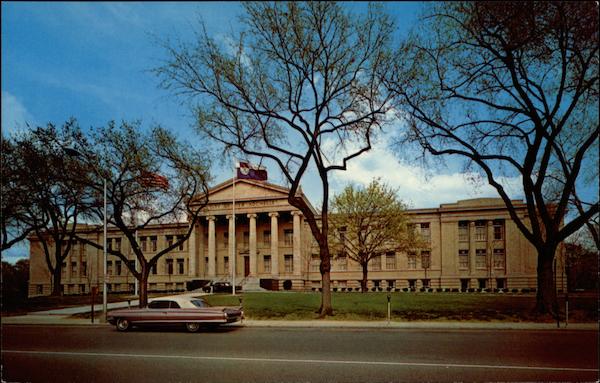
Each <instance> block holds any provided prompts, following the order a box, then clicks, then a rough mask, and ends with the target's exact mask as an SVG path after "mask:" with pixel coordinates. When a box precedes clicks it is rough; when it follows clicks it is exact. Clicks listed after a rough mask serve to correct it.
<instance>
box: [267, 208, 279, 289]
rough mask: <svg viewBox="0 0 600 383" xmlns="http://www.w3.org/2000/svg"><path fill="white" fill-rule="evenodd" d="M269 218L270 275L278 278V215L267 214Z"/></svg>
mask: <svg viewBox="0 0 600 383" xmlns="http://www.w3.org/2000/svg"><path fill="white" fill-rule="evenodd" d="M269 217H271V275H272V276H273V277H279V236H278V231H279V228H278V225H277V217H279V213H269Z"/></svg>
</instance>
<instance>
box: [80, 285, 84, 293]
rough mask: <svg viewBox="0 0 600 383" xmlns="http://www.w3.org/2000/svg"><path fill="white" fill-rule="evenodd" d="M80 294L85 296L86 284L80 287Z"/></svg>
mask: <svg viewBox="0 0 600 383" xmlns="http://www.w3.org/2000/svg"><path fill="white" fill-rule="evenodd" d="M79 292H80V293H81V294H85V285H84V284H81V285H79Z"/></svg>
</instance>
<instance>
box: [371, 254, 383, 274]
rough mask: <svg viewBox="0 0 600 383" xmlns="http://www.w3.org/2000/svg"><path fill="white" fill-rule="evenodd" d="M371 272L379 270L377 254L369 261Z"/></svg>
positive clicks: (379, 257) (379, 259) (379, 262)
mask: <svg viewBox="0 0 600 383" xmlns="http://www.w3.org/2000/svg"><path fill="white" fill-rule="evenodd" d="M371 270H373V271H379V270H381V254H378V255H376V256H374V257H373V258H372V259H371Z"/></svg>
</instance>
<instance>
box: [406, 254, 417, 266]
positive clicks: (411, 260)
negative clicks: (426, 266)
mask: <svg viewBox="0 0 600 383" xmlns="http://www.w3.org/2000/svg"><path fill="white" fill-rule="evenodd" d="M407 258H408V268H409V269H412V270H414V269H416V268H417V255H416V254H415V253H413V252H410V253H408V255H407Z"/></svg>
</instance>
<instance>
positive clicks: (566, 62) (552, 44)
mask: <svg viewBox="0 0 600 383" xmlns="http://www.w3.org/2000/svg"><path fill="white" fill-rule="evenodd" d="M398 55H399V56H398V57H399V58H398V60H396V63H397V69H398V71H397V72H396V74H395V76H393V77H392V79H391V81H390V83H389V85H390V87H391V88H393V90H394V92H395V93H396V95H397V97H398V98H397V99H398V101H399V108H401V109H402V110H404V111H406V113H407V121H408V126H409V134H408V135H407V136H406V140H403V141H402V142H401V143H399V144H400V145H403V144H406V143H416V144H417V145H418V146H419V147H420V148H421V149H422V150H423V153H424V154H430V155H434V156H453V157H457V158H462V159H464V160H465V163H466V165H467V166H468V167H471V168H472V169H475V170H478V171H479V172H480V173H481V174H482V175H483V176H484V177H485V178H486V179H487V181H488V182H489V184H490V185H491V186H493V187H494V188H495V189H496V190H497V192H498V194H499V195H500V197H501V198H502V199H503V200H504V203H505V204H506V206H507V208H508V210H509V212H510V215H511V218H512V219H513V221H514V222H515V224H516V225H517V227H518V228H519V229H520V231H521V232H522V233H523V235H524V236H525V237H526V238H527V239H528V240H529V241H530V242H531V243H532V244H533V245H534V246H535V248H536V249H537V251H538V310H539V311H540V312H554V311H555V307H554V304H555V299H554V298H555V292H554V291H555V290H554V285H553V278H552V276H553V273H552V261H553V259H554V256H555V253H556V249H557V246H558V244H559V243H560V242H561V241H563V240H564V239H565V238H567V237H568V236H569V235H571V234H572V233H574V232H575V231H576V230H578V229H579V228H580V227H582V225H584V224H585V223H586V222H588V221H589V220H590V219H591V218H592V217H594V216H595V215H597V214H598V199H597V197H598V196H597V195H592V196H589V197H588V198H587V199H583V197H582V195H581V194H579V193H578V190H580V188H581V187H582V186H584V185H585V184H586V183H589V182H592V183H594V182H595V183H597V180H598V110H599V109H598V9H597V5H596V4H594V3H593V2H445V3H436V4H433V5H432V6H431V7H430V10H429V12H428V13H427V14H426V16H425V17H424V19H423V23H422V24H421V25H420V26H419V30H418V31H416V32H415V33H414V34H413V36H412V37H411V38H410V39H409V40H408V41H407V42H406V44H404V45H403V47H402V49H400V50H399V52H398ZM508 178H514V179H517V180H518V182H519V183H520V184H521V188H520V189H521V190H520V192H521V193H522V194H523V196H524V198H525V200H526V202H527V209H528V215H527V218H525V219H524V218H523V217H521V216H519V215H518V214H517V213H516V210H515V208H514V206H513V203H512V202H511V198H510V197H509V191H508V190H507V182H506V181H507V179H508ZM569 207H577V208H576V209H571V212H569ZM568 212H569V214H567V213H568Z"/></svg>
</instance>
